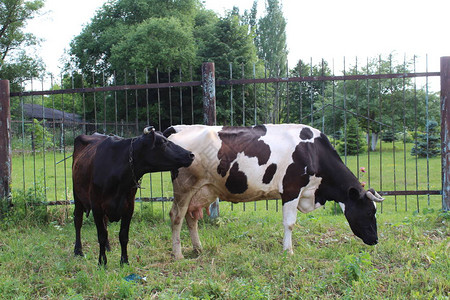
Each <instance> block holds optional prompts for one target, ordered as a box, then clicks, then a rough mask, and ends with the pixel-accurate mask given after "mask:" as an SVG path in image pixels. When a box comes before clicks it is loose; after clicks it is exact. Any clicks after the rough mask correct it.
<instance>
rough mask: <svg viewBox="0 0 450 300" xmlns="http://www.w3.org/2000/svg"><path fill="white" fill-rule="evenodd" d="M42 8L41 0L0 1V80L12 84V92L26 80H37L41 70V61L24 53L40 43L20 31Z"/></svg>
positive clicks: (30, 35)
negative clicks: (33, 78)
mask: <svg viewBox="0 0 450 300" xmlns="http://www.w3.org/2000/svg"><path fill="white" fill-rule="evenodd" d="M43 6H44V1H43V0H34V1H24V0H2V1H1V2H0V78H5V79H8V80H10V82H11V90H12V91H17V90H20V83H21V81H23V80H24V79H25V78H30V77H37V76H39V75H40V73H42V71H43V70H44V66H43V63H42V60H40V59H39V58H37V57H32V56H29V55H28V54H27V53H26V51H25V50H24V49H25V48H27V47H32V46H36V45H38V44H39V41H38V40H37V39H36V37H35V36H34V35H32V34H31V33H26V32H24V31H23V29H24V27H25V26H26V23H27V21H29V20H31V19H33V18H34V17H35V16H36V15H37V13H38V11H39V10H40V9H41V8H42V7H43Z"/></svg>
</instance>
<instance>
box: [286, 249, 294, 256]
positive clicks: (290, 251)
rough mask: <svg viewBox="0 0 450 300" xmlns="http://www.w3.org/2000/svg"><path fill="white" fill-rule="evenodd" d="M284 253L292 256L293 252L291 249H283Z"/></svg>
mask: <svg viewBox="0 0 450 300" xmlns="http://www.w3.org/2000/svg"><path fill="white" fill-rule="evenodd" d="M284 253H286V254H288V255H294V250H292V249H285V250H284Z"/></svg>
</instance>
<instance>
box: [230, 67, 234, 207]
mask: <svg viewBox="0 0 450 300" xmlns="http://www.w3.org/2000/svg"><path fill="white" fill-rule="evenodd" d="M232 79H233V63H230V80H232ZM230 119H231V120H230V124H231V126H233V125H234V123H233V85H230ZM231 207H233V204H231Z"/></svg>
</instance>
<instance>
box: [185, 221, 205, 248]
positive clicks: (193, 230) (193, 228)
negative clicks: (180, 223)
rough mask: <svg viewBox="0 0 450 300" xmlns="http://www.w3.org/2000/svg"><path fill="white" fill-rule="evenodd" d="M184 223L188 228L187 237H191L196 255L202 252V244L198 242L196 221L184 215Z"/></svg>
mask: <svg viewBox="0 0 450 300" xmlns="http://www.w3.org/2000/svg"><path fill="white" fill-rule="evenodd" d="M185 218H186V223H187V226H188V228H189V235H190V236H191V241H192V246H193V247H194V251H195V252H197V254H200V253H201V252H202V243H201V242H200V237H199V236H198V220H197V219H195V218H193V217H191V215H190V214H186V217H185Z"/></svg>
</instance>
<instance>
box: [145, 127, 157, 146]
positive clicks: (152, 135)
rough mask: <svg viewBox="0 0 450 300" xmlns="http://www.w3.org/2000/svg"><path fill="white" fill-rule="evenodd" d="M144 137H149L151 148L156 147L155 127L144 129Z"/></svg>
mask: <svg viewBox="0 0 450 300" xmlns="http://www.w3.org/2000/svg"><path fill="white" fill-rule="evenodd" d="M144 136H147V138H148V139H149V140H150V148H153V147H155V141H156V132H155V128H154V127H153V126H148V127H146V128H145V129H144Z"/></svg>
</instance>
